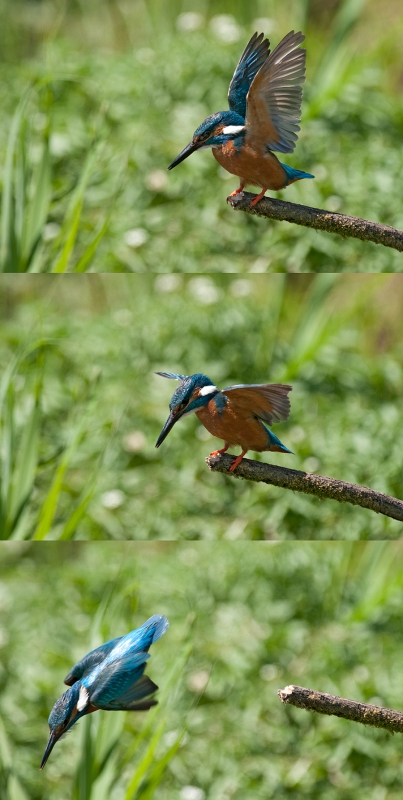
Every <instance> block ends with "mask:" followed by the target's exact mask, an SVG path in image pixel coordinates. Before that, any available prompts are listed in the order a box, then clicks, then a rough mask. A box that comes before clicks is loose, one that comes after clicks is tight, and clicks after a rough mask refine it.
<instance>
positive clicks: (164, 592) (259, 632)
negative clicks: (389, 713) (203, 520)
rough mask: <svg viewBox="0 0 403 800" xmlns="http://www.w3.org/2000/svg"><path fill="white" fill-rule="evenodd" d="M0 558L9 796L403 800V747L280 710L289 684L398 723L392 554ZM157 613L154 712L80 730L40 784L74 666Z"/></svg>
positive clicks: (366, 548) (0, 732)
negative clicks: (51, 728)
mask: <svg viewBox="0 0 403 800" xmlns="http://www.w3.org/2000/svg"><path fill="white" fill-rule="evenodd" d="M0 552H1V558H0V579H1V582H0V590H1V594H0V600H1V645H2V646H1V650H0V653H1V671H0V683H1V700H0V714H1V722H0V739H1V748H0V753H1V755H0V759H1V762H2V767H1V771H0V791H1V796H2V797H4V798H7V799H8V800H26V798H28V797H29V798H31V799H32V800H36V798H38V800H39V798H41V799H42V798H43V799H44V800H47V798H52V800H53V798H54V800H59V798H60V799H63V800H68V798H74V800H90V798H91V800H104V798H108V800H109V799H110V800H122V798H123V800H146V799H148V798H155V800H168V798H180V800H223V799H224V800H226V799H227V798H228V800H231V799H232V800H256V798H262V800H263V798H264V800H266V798H272V797H273V798H274V797H275V798H278V797H286V798H291V797H293V798H295V797H299V798H300V797H304V798H311V799H312V798H323V800H325V798H326V800H380V798H382V800H398V798H400V797H401V796H402V791H403V765H402V757H401V750H402V745H401V736H400V735H396V736H391V735H390V734H388V733H387V732H386V731H382V730H376V729H371V728H364V727H363V726H360V725H357V724H355V723H352V722H347V721H345V720H341V719H337V718H336V717H321V716H319V715H315V716H314V715H313V714H309V713H307V712H304V711H302V710H299V709H294V708H292V707H290V706H287V707H285V706H283V705H282V704H281V703H280V701H279V700H278V698H277V694H276V693H277V690H278V689H282V688H284V687H285V686H286V685H288V684H290V683H297V684H299V685H303V686H308V687H312V688H316V689H319V690H323V691H327V692H330V693H333V694H339V695H341V696H344V697H350V698H353V699H355V700H362V701H364V702H372V703H375V704H378V705H385V706H387V707H389V708H396V709H402V708H403V689H402V680H401V649H402V648H401V640H402V636H403V628H402V614H401V609H402V602H403V568H402V565H403V559H402V556H403V552H402V546H401V543H393V542H389V543H383V542H371V543H354V544H352V543H346V542H344V543H340V542H332V543H323V542H321V543H299V542H294V543H280V544H272V543H264V542H261V543H259V542H257V543H242V542H235V543H231V544H229V543H228V542H225V543H224V542H222V543H220V542H218V543H217V542H209V543H180V544H175V543H127V542H126V543H118V542H115V543H108V542H98V543H95V544H94V543H70V544H65V545H60V544H59V543H50V544H42V545H41V544H39V545H38V544H33V545H32V544H30V543H18V542H8V543H4V542H3V544H2V545H1V546H0ZM153 613H164V614H166V615H167V616H168V618H169V620H170V628H169V630H168V632H167V633H166V634H165V636H164V637H163V638H162V639H161V640H160V641H158V642H157V643H156V644H155V645H154V646H153V647H152V648H151V654H152V656H151V660H150V661H149V662H148V666H147V673H148V674H149V675H150V677H152V679H153V680H155V681H156V683H157V684H158V685H159V686H160V692H159V695H158V696H159V699H160V704H159V705H158V707H157V709H156V711H151V712H147V714H134V713H132V714H130V713H123V712H122V713H121V712H117V713H107V712H98V713H96V714H93V715H91V716H90V717H89V718H88V719H87V721H86V723H85V722H81V723H80V724H79V725H77V726H75V727H74V728H73V730H72V732H71V735H69V736H68V737H67V739H65V740H64V741H62V742H60V743H58V744H57V745H56V747H55V749H54V751H53V753H52V755H51V757H50V760H49V763H48V764H47V766H46V768H45V770H44V771H43V772H39V769H38V767H39V764H40V761H41V757H42V754H43V751H44V748H45V744H46V742H47V735H48V727H47V723H46V720H47V716H48V714H49V711H50V709H51V707H52V705H53V703H54V702H55V700H56V698H57V697H58V696H60V694H61V693H62V691H63V678H64V676H65V675H66V674H67V671H68V670H69V669H70V667H71V666H72V664H73V663H74V662H75V661H76V660H77V659H78V658H80V657H81V656H82V655H83V654H84V653H86V652H88V650H89V649H90V648H91V647H93V646H95V645H97V644H99V643H100V642H102V641H106V640H107V639H108V638H112V637H115V636H118V635H121V634H124V633H126V632H127V631H129V630H131V629H132V628H134V627H137V626H138V625H139V624H141V623H142V622H143V621H144V620H145V619H147V617H148V616H150V615H151V614H153ZM182 732H184V734H185V735H184V738H182V744H181V746H179V749H177V752H176V754H172V752H171V753H170V748H172V747H173V746H175V742H177V741H178V737H179V736H180V735H181V733H182ZM139 735H140V736H141V735H143V739H142V740H141V741H139V739H138V736H139ZM153 748H154V749H153ZM147 754H148V756H147ZM147 758H148V761H147ZM142 770H143V776H142V777H143V778H144V780H145V782H142V780H141V771H142ZM158 771H159V774H158ZM136 782H137V783H136ZM189 787H193V788H192V789H191V788H189Z"/></svg>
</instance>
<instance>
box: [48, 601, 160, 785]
mask: <svg viewBox="0 0 403 800" xmlns="http://www.w3.org/2000/svg"><path fill="white" fill-rule="evenodd" d="M168 626H169V622H168V620H167V618H166V617H164V616H162V615H161V614H154V616H153V617H150V619H148V620H147V622H145V623H144V625H142V626H141V628H137V630H134V631H131V632H130V633H127V634H126V636H122V637H119V638H117V639H111V641H110V642H106V643H105V644H102V645H101V646H100V647H97V649H96V650H91V652H90V653H88V654H87V655H86V656H84V658H82V659H81V661H79V662H78V664H76V665H75V666H74V667H73V669H72V670H70V672H69V674H68V675H67V677H66V678H65V679H64V683H66V684H67V686H70V687H71V688H70V689H67V691H66V692H64V694H62V696H61V697H59V699H58V700H57V701H56V703H55V704H54V706H53V708H52V711H51V712H50V716H49V720H48V722H49V728H50V735H49V741H48V743H47V746H46V750H45V753H44V756H43V759H42V763H41V769H43V767H44V766H45V764H46V762H47V760H48V758H49V756H50V753H51V752H52V750H53V748H54V746H55V744H56V742H57V741H58V740H59V739H60V737H61V736H63V734H65V733H66V732H67V731H68V730H69V729H70V728H71V727H72V725H74V723H75V722H77V720H79V719H81V717H83V716H85V715H86V714H91V713H92V712H93V711H98V709H104V710H105V711H146V710H147V709H149V708H151V706H155V705H156V704H157V701H156V700H154V699H146V698H149V696H150V695H152V694H154V692H156V691H157V689H158V686H156V684H155V683H153V681H152V680H150V678H149V677H148V676H147V675H143V672H144V670H145V662H146V661H147V660H148V659H149V658H150V655H149V653H148V650H149V648H150V646H151V645H152V644H153V643H154V642H156V641H157V639H159V638H160V637H161V636H162V635H163V634H164V633H165V631H166V630H167V628H168Z"/></svg>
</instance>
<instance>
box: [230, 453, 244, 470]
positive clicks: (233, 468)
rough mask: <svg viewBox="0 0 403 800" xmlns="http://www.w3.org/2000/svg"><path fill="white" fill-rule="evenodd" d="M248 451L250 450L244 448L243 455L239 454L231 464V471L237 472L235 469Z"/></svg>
mask: <svg viewBox="0 0 403 800" xmlns="http://www.w3.org/2000/svg"><path fill="white" fill-rule="evenodd" d="M247 452H248V451H247V450H243V451H242V453H241V455H240V456H237V458H236V459H235V461H234V463H233V464H231V466H230V468H229V471H230V472H235V470H236V468H237V466H238V465H239V464H240V463H241V461H242V459H243V457H244V455H246V453H247Z"/></svg>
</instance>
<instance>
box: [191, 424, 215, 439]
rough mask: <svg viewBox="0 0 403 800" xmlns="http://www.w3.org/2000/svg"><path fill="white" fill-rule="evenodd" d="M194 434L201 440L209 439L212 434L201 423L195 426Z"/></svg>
mask: <svg viewBox="0 0 403 800" xmlns="http://www.w3.org/2000/svg"><path fill="white" fill-rule="evenodd" d="M195 436H196V438H197V439H200V441H201V442H208V440H209V439H212V438H213V435H212V434H211V433H210V432H209V431H208V430H207V428H205V427H204V426H203V425H199V426H198V428H196V433H195Z"/></svg>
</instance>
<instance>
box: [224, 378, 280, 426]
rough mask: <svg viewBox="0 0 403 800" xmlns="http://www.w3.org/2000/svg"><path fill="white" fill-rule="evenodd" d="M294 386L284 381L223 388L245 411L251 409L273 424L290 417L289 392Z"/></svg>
mask: <svg viewBox="0 0 403 800" xmlns="http://www.w3.org/2000/svg"><path fill="white" fill-rule="evenodd" d="M291 390H292V386H286V385H285V384H282V383H257V384H251V385H246V386H243V385H240V386H229V387H228V388H227V389H223V390H222V393H223V394H225V395H226V396H227V397H228V399H229V400H230V402H231V405H235V406H237V407H238V408H242V409H243V410H244V411H249V412H250V413H252V414H253V415H254V416H256V417H258V418H259V419H261V420H262V421H263V422H267V424H268V425H272V424H273V422H281V420H285V419H288V416H289V413H290V401H289V398H288V392H291Z"/></svg>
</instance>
